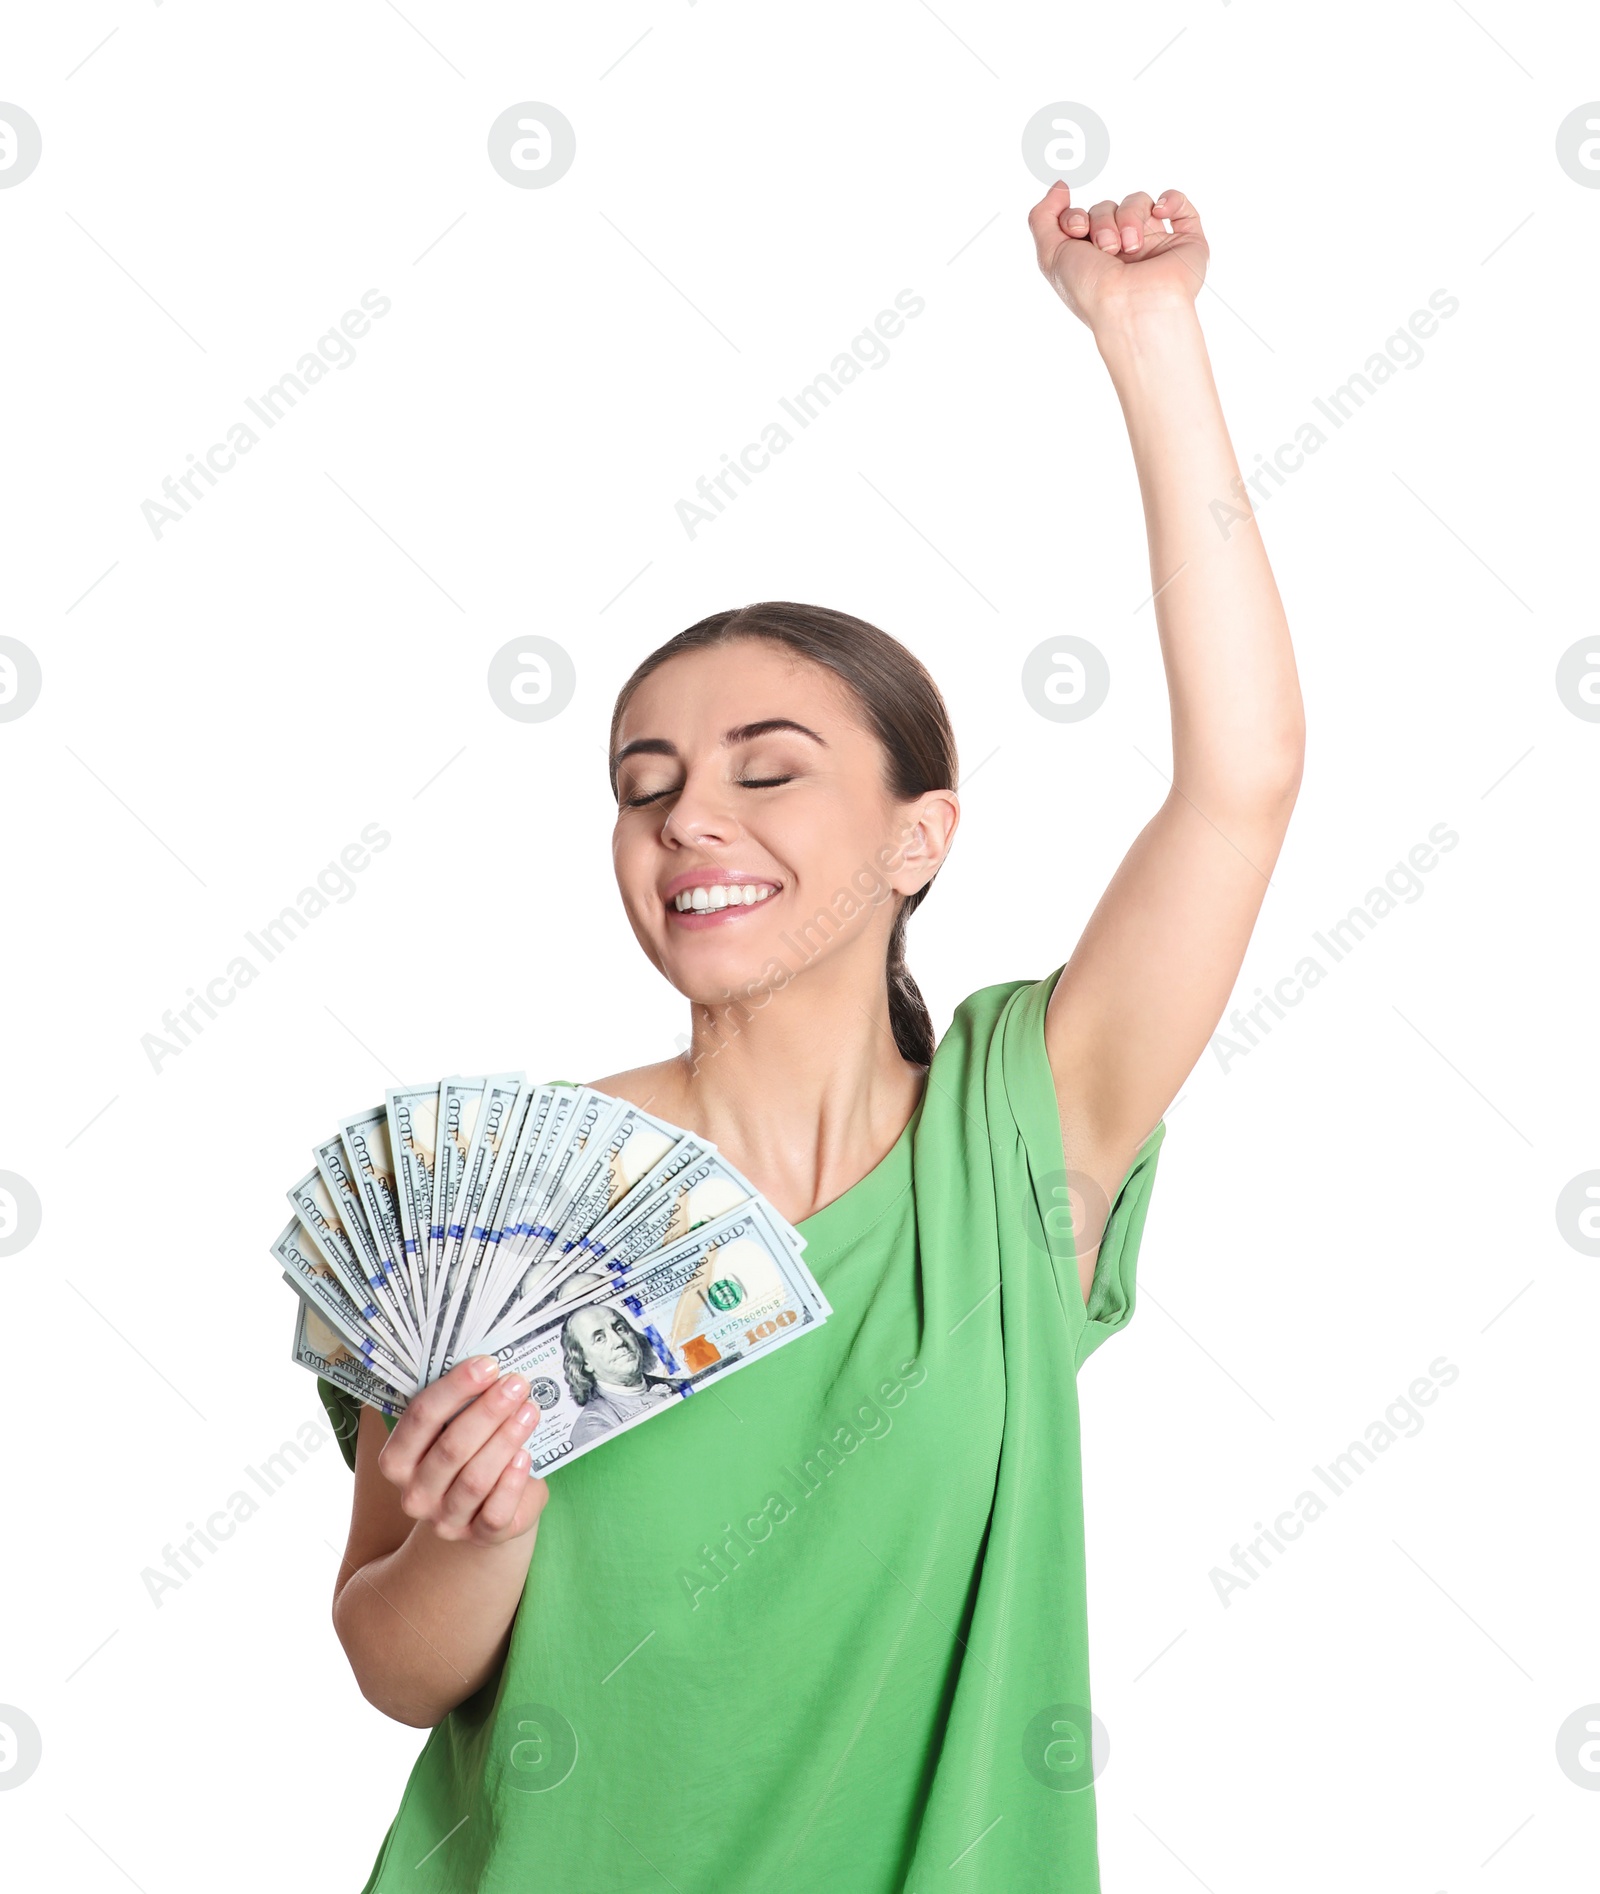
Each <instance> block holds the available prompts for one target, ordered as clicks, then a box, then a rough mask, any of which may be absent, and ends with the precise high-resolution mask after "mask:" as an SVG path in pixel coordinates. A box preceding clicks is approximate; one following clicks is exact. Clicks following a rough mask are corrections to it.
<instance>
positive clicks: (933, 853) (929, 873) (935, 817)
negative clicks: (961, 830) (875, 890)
mask: <svg viewBox="0 0 1600 1894" xmlns="http://www.w3.org/2000/svg"><path fill="white" fill-rule="evenodd" d="M960 821H961V801H960V798H959V797H958V796H957V795H956V792H955V791H954V790H953V789H931V790H929V792H928V793H927V795H925V796H919V797H918V798H917V800H916V801H915V802H908V803H905V804H903V805H902V807H901V822H902V827H901V830H900V835H899V842H898V846H897V848H896V851H895V852H896V854H897V855H898V857H899V865H898V867H896V869H895V870H894V872H893V873H892V874H891V875H890V876H889V886H890V887H891V888H893V889H894V891H895V893H896V894H915V893H916V892H917V891H918V889H920V888H925V887H927V885H928V883H929V882H930V881H932V879H933V878H934V876H935V875H936V874H937V873H938V872H939V870H940V868H941V867H942V866H943V865H944V859H945V857H946V856H947V855H948V854H949V853H950V846H951V844H952V843H953V842H954V841H955V838H956V828H957V825H958V824H959V823H960Z"/></svg>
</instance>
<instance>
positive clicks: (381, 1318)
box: [285, 1141, 419, 1373]
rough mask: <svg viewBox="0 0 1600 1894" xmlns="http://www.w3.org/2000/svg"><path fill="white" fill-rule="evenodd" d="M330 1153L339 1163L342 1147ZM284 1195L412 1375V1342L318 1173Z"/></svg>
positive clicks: (414, 1357) (414, 1359)
mask: <svg viewBox="0 0 1600 1894" xmlns="http://www.w3.org/2000/svg"><path fill="white" fill-rule="evenodd" d="M333 1150H334V1151H335V1152H336V1153H337V1154H338V1156H339V1158H340V1160H341V1162H342V1159H343V1155H344V1153H343V1147H342V1146H341V1145H340V1144H338V1142H337V1141H335V1142H334V1144H333ZM285 1195H286V1196H287V1197H288V1199H289V1203H290V1205H291V1207H292V1208H293V1210H294V1213H295V1215H296V1216H297V1217H298V1218H299V1219H300V1221H301V1222H302V1223H303V1224H304V1225H305V1227H306V1229H307V1230H308V1231H309V1232H310V1235H311V1239H312V1241H313V1242H314V1243H315V1244H316V1246H317V1248H318V1249H319V1250H320V1251H321V1253H322V1257H323V1260H324V1261H325V1262H326V1263H327V1264H328V1265H329V1266H330V1268H331V1269H332V1270H333V1272H334V1274H335V1275H336V1276H337V1277H338V1278H339V1280H340V1281H341V1282H342V1283H343V1284H344V1286H345V1291H346V1293H347V1294H348V1295H349V1297H350V1299H351V1301H352V1302H355V1303H357V1304H359V1305H360V1306H361V1307H362V1308H365V1307H367V1306H368V1304H369V1303H370V1304H371V1305H372V1306H373V1308H374V1309H375V1310H376V1314H375V1315H374V1317H373V1320H374V1321H375V1322H376V1324H377V1326H378V1328H379V1329H380V1330H381V1332H382V1334H383V1336H384V1339H385V1342H386V1344H387V1345H388V1347H389V1349H390V1352H391V1353H392V1354H393V1355H394V1356H395V1357H396V1358H397V1359H398V1360H400V1361H403V1362H405V1363H406V1365H407V1366H408V1367H409V1368H411V1370H412V1371H413V1373H414V1372H415V1369H416V1364H417V1361H418V1359H419V1356H418V1352H417V1347H416V1343H415V1342H414V1341H413V1340H412V1339H411V1338H410V1336H409V1334H408V1333H407V1332H406V1331H405V1329H404V1328H403V1326H402V1324H401V1322H400V1318H399V1316H398V1314H397V1313H396V1312H395V1310H394V1308H393V1306H392V1305H391V1304H390V1302H389V1301H388V1300H387V1298H385V1297H383V1296H382V1295H381V1294H380V1291H381V1289H382V1286H383V1283H382V1276H381V1275H374V1274H373V1273H372V1266H371V1265H370V1264H369V1263H368V1261H367V1258H366V1254H365V1252H364V1250H357V1248H356V1246H355V1244H354V1243H353V1242H351V1240H350V1234H349V1232H348V1231H347V1230H346V1229H345V1226H344V1224H343V1223H342V1222H341V1221H340V1217H339V1211H338V1208H337V1206H336V1204H335V1202H334V1196H333V1193H332V1192H331V1191H330V1190H329V1188H328V1185H327V1181H326V1179H325V1178H324V1177H323V1175H322V1172H321V1171H320V1170H314V1171H307V1173H306V1174H305V1176H304V1177H302V1178H301V1179H300V1181H299V1182H298V1183H297V1184H292V1185H291V1186H290V1187H289V1189H288V1191H287V1192H286V1193H285ZM357 1208H358V1209H359V1205H358V1206H357Z"/></svg>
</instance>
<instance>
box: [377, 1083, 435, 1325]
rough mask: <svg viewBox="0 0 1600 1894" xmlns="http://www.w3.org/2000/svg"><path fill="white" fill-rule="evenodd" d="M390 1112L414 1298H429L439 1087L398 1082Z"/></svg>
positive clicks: (387, 1102)
mask: <svg viewBox="0 0 1600 1894" xmlns="http://www.w3.org/2000/svg"><path fill="white" fill-rule="evenodd" d="M383 1104H384V1110H385V1111H386V1112H387V1113H388V1115H389V1149H390V1151H391V1153H392V1154H393V1156H394V1189H395V1196H396V1197H397V1198H398V1199H399V1201H400V1231H401V1239H402V1242H403V1244H404V1247H405V1260H406V1268H407V1270H408V1271H409V1273H410V1277H411V1293H412V1299H413V1302H414V1304H415V1306H416V1307H418V1308H419V1309H420V1308H422V1307H424V1306H425V1304H426V1300H427V1297H426V1286H427V1255H428V1225H429V1223H430V1221H431V1220H432V1216H433V1163H434V1153H435V1149H436V1147H437V1144H438V1136H439V1087H438V1084H437V1083H434V1084H432V1085H396V1086H393V1087H392V1088H391V1089H390V1090H389V1091H387V1092H385V1093H384V1095H383Z"/></svg>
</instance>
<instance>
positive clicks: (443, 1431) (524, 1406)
mask: <svg viewBox="0 0 1600 1894" xmlns="http://www.w3.org/2000/svg"><path fill="white" fill-rule="evenodd" d="M496 1374H497V1363H496V1362H495V1359H494V1357H493V1356H492V1355H475V1356H473V1357H471V1358H470V1359H469V1360H467V1361H463V1362H460V1363H458V1364H457V1365H456V1366H455V1367H454V1368H452V1369H451V1370H450V1372H449V1373H448V1374H446V1375H441V1376H440V1377H439V1379H438V1380H437V1381H433V1382H430V1383H429V1384H428V1386H427V1387H425V1388H424V1389H423V1390H422V1392H421V1393H420V1394H418V1395H415V1396H414V1397H413V1398H412V1400H411V1401H410V1402H409V1403H408V1404H407V1406H406V1411H405V1412H404V1413H403V1414H402V1415H401V1416H400V1418H399V1420H398V1421H397V1422H396V1423H395V1427H394V1431H393V1432H392V1433H391V1434H390V1436H389V1438H388V1440H387V1441H386V1442H385V1443H384V1446H383V1449H382V1451H381V1452H380V1453H379V1455H378V1470H379V1472H380V1473H382V1475H383V1477H384V1478H385V1479H386V1480H387V1481H388V1482H389V1483H390V1484H391V1485H392V1486H393V1487H394V1488H395V1489H396V1490H397V1492H398V1493H399V1496H400V1509H401V1511H402V1512H403V1513H405V1515H406V1517H407V1518H408V1519H414V1520H417V1521H418V1522H419V1523H422V1522H425V1523H426V1524H427V1525H428V1526H429V1527H430V1528H431V1529H432V1531H433V1533H434V1535H435V1536H436V1537H437V1538H440V1539H447V1540H468V1541H470V1542H471V1543H473V1544H474V1545H483V1546H491V1545H506V1544H509V1543H510V1541H511V1540H513V1539H518V1538H521V1537H522V1535H523V1534H524V1533H528V1532H531V1531H532V1530H533V1528H534V1526H535V1525H536V1524H537V1523H538V1519H539V1515H540V1513H541V1512H543V1510H544V1504H545V1501H546V1500H547V1499H548V1498H549V1497H550V1488H549V1486H548V1484H547V1483H546V1482H545V1481H544V1480H540V1479H535V1478H533V1477H531V1476H530V1473H529V1467H528V1455H527V1454H526V1452H524V1451H523V1445H522V1443H523V1442H524V1441H525V1440H526V1439H527V1438H528V1436H529V1435H530V1434H531V1433H532V1432H533V1430H534V1428H535V1427H536V1426H537V1425H538V1421H539V1409H538V1407H537V1406H536V1405H535V1404H534V1403H533V1402H531V1401H529V1400H528V1398H527V1395H528V1384H527V1382H526V1381H525V1380H523V1378H522V1377H521V1376H520V1375H504V1376H501V1377H500V1378H499V1379H498V1380H497V1379H496V1378H495V1377H496Z"/></svg>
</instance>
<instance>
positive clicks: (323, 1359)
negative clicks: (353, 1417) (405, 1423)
mask: <svg viewBox="0 0 1600 1894" xmlns="http://www.w3.org/2000/svg"><path fill="white" fill-rule="evenodd" d="M287 1280H288V1282H289V1284H290V1287H291V1288H292V1287H293V1286H294V1278H293V1277H292V1276H291V1277H289V1278H287ZM297 1300H298V1298H297ZM289 1353H290V1359H291V1360H292V1361H296V1362H298V1363H299V1365H300V1366H301V1367H302V1368H309V1369H310V1370H311V1372H312V1373H313V1374H314V1375H320V1376H321V1377H322V1379H323V1380H324V1381H329V1382H331V1383H332V1384H333V1386H334V1387H336V1388H343V1389H344V1390H345V1392H346V1393H347V1394H353V1395H355V1396H356V1398H357V1399H358V1400H361V1401H365V1402H366V1404H367V1405H368V1406H369V1407H375V1408H377V1409H378V1410H379V1411H380V1413H384V1414H400V1413H403V1412H404V1411H405V1405H406V1397H405V1395H404V1394H402V1393H401V1392H400V1390H399V1389H398V1388H396V1387H391V1386H390V1384H389V1383H388V1382H387V1381H385V1380H384V1379H383V1377H382V1376H381V1375H378V1374H374V1373H373V1371H372V1369H371V1368H369V1367H368V1366H367V1365H366V1363H365V1362H363V1361H362V1360H361V1358H360V1356H359V1355H355V1354H352V1353H351V1351H350V1350H349V1349H348V1348H346V1347H345V1345H344V1343H343V1342H342V1341H341V1340H340V1339H339V1337H338V1336H337V1335H336V1334H335V1333H334V1331H333V1330H332V1329H331V1328H329V1326H328V1325H327V1323H326V1322H324V1321H323V1319H322V1317H321V1316H320V1315H318V1314H317V1312H316V1310H315V1309H313V1308H311V1307H309V1306H308V1305H307V1304H306V1303H305V1302H303V1301H302V1302H299V1315H298V1317H297V1319H296V1321H295V1325H294V1346H293V1347H292V1348H291V1349H290V1351H289Z"/></svg>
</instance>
